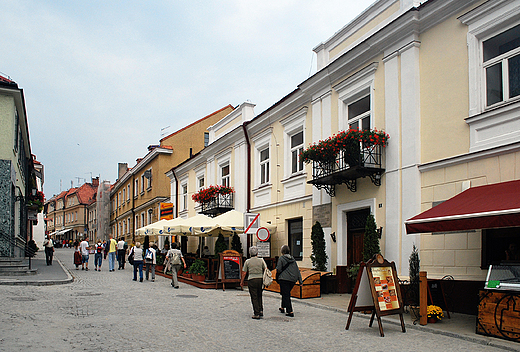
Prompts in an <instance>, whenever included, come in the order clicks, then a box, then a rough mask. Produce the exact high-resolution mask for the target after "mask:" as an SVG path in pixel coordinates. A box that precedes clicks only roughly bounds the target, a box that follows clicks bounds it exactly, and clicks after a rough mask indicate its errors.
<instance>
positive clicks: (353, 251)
mask: <svg viewBox="0 0 520 352" xmlns="http://www.w3.org/2000/svg"><path fill="white" fill-rule="evenodd" d="M369 214H370V209H368V208H367V209H361V210H356V211H351V212H348V213H347V265H351V264H358V263H360V262H362V261H363V237H364V236H365V225H366V222H367V217H368V215H369Z"/></svg>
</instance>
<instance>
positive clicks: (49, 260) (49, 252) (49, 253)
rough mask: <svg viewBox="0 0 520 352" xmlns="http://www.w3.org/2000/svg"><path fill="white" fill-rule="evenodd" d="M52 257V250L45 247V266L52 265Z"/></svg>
mask: <svg viewBox="0 0 520 352" xmlns="http://www.w3.org/2000/svg"><path fill="white" fill-rule="evenodd" d="M53 255H54V248H52V247H45V261H46V262H47V265H52V256H53Z"/></svg>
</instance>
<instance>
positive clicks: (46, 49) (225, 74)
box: [0, 0, 374, 199]
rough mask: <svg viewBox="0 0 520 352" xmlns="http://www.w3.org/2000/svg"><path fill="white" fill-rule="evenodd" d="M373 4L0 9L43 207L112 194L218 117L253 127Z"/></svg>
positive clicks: (173, 1) (54, 4)
mask: <svg viewBox="0 0 520 352" xmlns="http://www.w3.org/2000/svg"><path fill="white" fill-rule="evenodd" d="M373 2H374V1H373V0H327V1H305V0H261V1H259V0H252V1H249V0H247V1H246V0H220V1H197V0H191V1H181V0H170V1H106V0H105V1H93V0H89V1H71V0H66V1H65V0H64V1H57V0H48V1H45V0H40V1H24V0H12V1H11V0H4V1H2V19H1V20H0V33H1V34H0V45H1V52H2V54H1V55H0V72H1V74H2V75H4V76H8V77H9V78H11V79H12V80H14V81H15V82H17V83H18V86H19V87H21V88H23V90H24V94H25V102H26V108H27V115H28V120H29V133H30V139H31V148H32V153H33V154H35V155H36V157H37V159H38V160H39V161H40V162H42V163H43V164H44V167H45V185H44V191H45V195H46V198H47V199H49V198H50V197H52V195H54V194H57V193H59V192H60V191H61V190H66V189H68V188H70V186H71V182H73V184H74V186H77V185H78V181H79V183H83V182H85V180H87V181H90V177H91V175H92V176H93V177H96V176H100V178H101V180H108V181H110V182H114V181H115V180H116V178H117V164H118V162H127V163H128V165H129V166H130V167H132V166H134V165H135V160H136V159H137V158H139V157H143V156H144V155H146V153H147V150H146V148H147V146H148V145H151V144H158V143H159V139H160V137H161V129H162V128H164V127H167V126H170V128H169V129H168V132H169V133H173V132H175V131H177V130H178V129H180V128H182V127H184V126H186V125H188V124H190V123H192V122H194V121H196V120H198V119H200V118H202V117H204V116H206V115H208V114H210V113H212V112H214V111H216V110H218V109H220V108H222V107H224V106H226V105H228V104H231V105H233V106H237V105H238V104H240V103H242V102H244V101H250V102H252V103H254V104H256V107H255V114H256V115H258V114H260V113H261V112H263V111H264V110H265V109H267V108H268V107H269V106H271V105H272V104H274V103H276V102H277V101H278V100H280V99H281V98H282V97H284V96H285V95H287V94H288V93H290V92H291V91H292V90H293V89H294V88H296V86H297V85H298V84H299V83H301V82H302V81H304V80H305V79H307V78H308V77H309V75H311V74H314V73H315V72H316V55H315V54H314V52H313V51H312V49H313V48H314V47H315V46H316V45H318V44H320V43H321V42H323V41H325V40H327V39H328V38H330V37H331V36H332V35H333V34H334V33H335V32H336V31H338V30H339V29H341V28H342V27H343V26H344V25H346V24H347V23H349V22H350V21H351V20H352V19H353V18H354V17H355V16H357V15H358V14H359V13H361V12H362V11H363V10H364V9H366V8H367V7H368V6H370V5H371V4H372V3H373Z"/></svg>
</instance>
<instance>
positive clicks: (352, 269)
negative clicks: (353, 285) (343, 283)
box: [347, 264, 359, 282]
mask: <svg viewBox="0 0 520 352" xmlns="http://www.w3.org/2000/svg"><path fill="white" fill-rule="evenodd" d="M358 273H359V264H351V265H350V266H349V267H348V268H347V276H348V277H350V278H352V279H354V282H355V280H356V278H357V275H358Z"/></svg>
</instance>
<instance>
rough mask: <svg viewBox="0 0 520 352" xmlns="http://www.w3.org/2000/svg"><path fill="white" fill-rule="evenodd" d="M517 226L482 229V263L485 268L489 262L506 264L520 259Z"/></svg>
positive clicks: (519, 239)
mask: <svg viewBox="0 0 520 352" xmlns="http://www.w3.org/2000/svg"><path fill="white" fill-rule="evenodd" d="M518 231H520V228H518V227H508V228H501V229H487V230H482V263H481V268H482V269H487V268H488V267H489V265H490V264H493V265H498V264H506V265H507V263H508V262H516V263H518V262H519V261H520V252H519V249H520V238H519V237H518Z"/></svg>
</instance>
